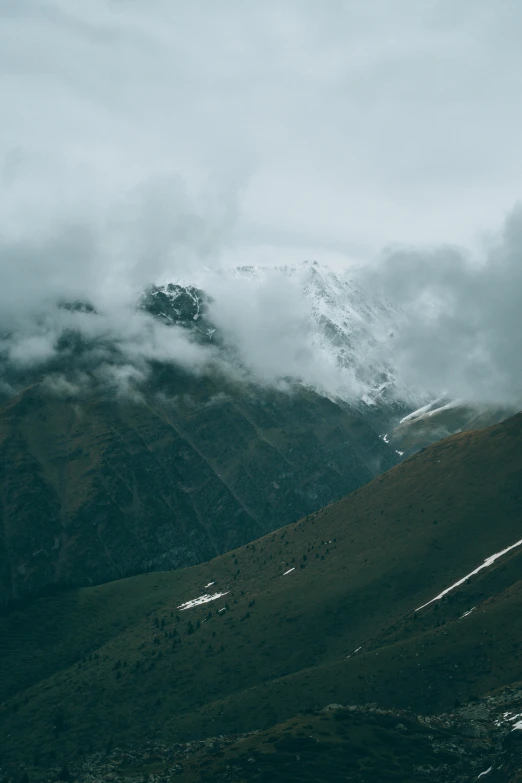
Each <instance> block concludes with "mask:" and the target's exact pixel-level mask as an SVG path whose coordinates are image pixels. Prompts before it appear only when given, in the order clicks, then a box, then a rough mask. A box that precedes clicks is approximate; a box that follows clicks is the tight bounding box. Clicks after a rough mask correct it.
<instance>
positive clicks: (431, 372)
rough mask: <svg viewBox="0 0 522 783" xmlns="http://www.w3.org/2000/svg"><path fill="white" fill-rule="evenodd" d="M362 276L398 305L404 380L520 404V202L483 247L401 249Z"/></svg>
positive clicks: (397, 344)
mask: <svg viewBox="0 0 522 783" xmlns="http://www.w3.org/2000/svg"><path fill="white" fill-rule="evenodd" d="M360 277H361V279H362V280H363V281H364V284H365V285H367V286H368V287H371V288H372V289H373V290H375V291H378V292H380V293H381V294H382V295H385V296H387V297H388V298H389V299H390V300H391V301H392V302H393V303H394V305H395V306H396V307H397V310H398V319H399V328H398V329H397V331H396V332H395V333H394V338H393V340H391V341H390V344H389V346H388V348H387V352H388V355H389V357H390V361H391V363H392V365H393V367H394V368H395V371H396V373H397V377H398V379H400V382H401V384H402V385H404V386H405V387H406V388H415V387H421V388H423V389H428V390H430V391H432V392H434V393H435V394H436V395H439V394H443V393H448V394H450V395H451V396H453V397H457V398H462V399H464V400H469V401H476V402H484V403H488V402H489V403H498V404H506V405H514V406H520V405H522V358H521V357H522V207H517V208H515V209H514V210H513V211H512V213H511V214H510V215H509V216H508V218H507V219H506V221H505V225H504V227H503V229H502V230H501V232H499V234H498V235H496V236H490V238H489V240H488V242H487V244H486V245H485V247H483V249H482V252H481V253H480V254H477V255H473V254H471V253H467V252H465V251H463V250H462V249H460V248H452V247H444V246H443V247H440V248H431V249H415V248H411V249H410V248H407V249H402V250H401V249H399V250H394V251H392V252H389V253H387V254H385V255H383V257H382V258H381V259H380V260H379V262H378V263H376V264H374V265H372V266H371V267H369V266H368V267H366V268H365V269H363V270H360Z"/></svg>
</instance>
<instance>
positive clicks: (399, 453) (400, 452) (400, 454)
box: [395, 449, 404, 457]
mask: <svg viewBox="0 0 522 783" xmlns="http://www.w3.org/2000/svg"><path fill="white" fill-rule="evenodd" d="M395 453H396V454H398V455H399V457H402V456H403V454H404V451H399V450H398V449H395Z"/></svg>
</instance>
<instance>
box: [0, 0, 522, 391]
mask: <svg viewBox="0 0 522 783" xmlns="http://www.w3.org/2000/svg"><path fill="white" fill-rule="evenodd" d="M521 40H522V3H520V2H519V0H497V2H495V3H492V2H491V0H395V1H394V2H390V0H358V1H357V2H355V1H354V0H352V1H350V0H321V1H320V2H319V0H313V1H312V0H285V1H284V2H280V1H277V2H276V0H265V1H264V2H257V1H255V0H220V2H216V1H215V0H190V2H188V0H184V1H183V2H181V1H180V0H88V2H87V1H86V0H82V1H81V2H80V0H16V2H14V1H13V0H0V101H1V106H2V121H1V123H0V316H1V317H0V326H2V327H5V326H6V324H7V325H9V327H10V328H11V326H12V324H13V323H14V320H15V319H17V322H18V326H17V329H19V330H20V334H23V335H24V337H23V340H21V342H18V343H17V344H16V345H14V346H11V348H10V350H11V351H12V352H13V351H14V353H13V356H15V357H17V360H18V361H30V360H32V358H33V357H34V358H37V357H38V356H42V357H43V356H45V355H46V352H49V351H51V352H52V350H53V349H52V345H53V340H54V339H55V337H56V335H57V334H59V333H60V329H62V328H65V327H64V325H63V319H64V318H68V317H69V316H64V315H63V313H61V314H59V316H56V313H55V315H54V316H53V318H51V320H49V319H48V320H46V319H45V318H41V319H40V321H39V322H38V323H39V324H44V323H46V324H47V327H46V329H47V331H46V335H45V337H42V335H35V334H34V328H33V327H31V328H30V329H29V328H28V327H27V323H28V321H27V319H26V321H24V318H25V315H26V313H28V312H34V311H36V310H39V311H40V312H41V311H42V303H44V304H45V302H46V301H49V302H52V301H53V300H55V299H56V298H57V297H60V296H61V297H81V296H84V297H92V298H93V299H95V301H96V302H97V303H101V304H102V305H103V303H104V302H105V304H107V305H110V308H107V309H108V310H110V311H111V312H112V314H113V315H112V316H111V323H110V327H109V326H108V325H107V327H103V328H110V330H112V333H117V334H118V335H119V337H120V339H121V340H122V341H123V343H125V345H128V351H129V355H132V351H133V350H134V348H131V345H132V346H136V345H137V344H138V343H140V342H143V339H145V338H144V337H143V334H144V331H143V328H142V327H143V324H142V322H141V321H140V319H139V318H138V320H134V321H133V323H132V325H130V324H129V322H128V318H127V315H128V313H127V315H126V311H125V304H126V303H128V302H129V300H130V299H132V297H133V296H134V295H135V293H136V291H137V290H139V289H140V287H142V286H143V285H145V284H146V283H149V282H151V281H153V280H158V279H165V278H175V277H176V276H178V275H182V276H183V277H184V278H185V279H187V277H190V274H191V273H192V272H195V271H196V270H198V269H199V268H201V267H203V266H211V267H220V266H232V265H236V264H256V263H264V264H270V265H275V264H289V263H290V264H291V263H294V262H298V261H302V260H304V259H307V258H315V259H317V260H318V261H320V262H325V263H327V264H330V265H333V266H335V267H336V268H342V267H343V266H345V265H348V266H351V265H352V264H354V263H355V264H356V265H359V267H360V268H361V269H362V272H360V273H359V274H361V275H362V277H363V282H364V283H365V284H367V285H368V286H374V287H376V288H379V287H381V288H382V290H383V292H384V294H385V296H388V297H389V298H391V299H392V300H393V301H394V303H396V304H397V305H398V306H399V307H400V308H401V309H402V312H403V314H404V316H403V318H404V323H403V332H402V335H401V337H400V339H397V341H396V348H395V352H396V356H395V361H396V363H397V367H399V368H400V371H401V373H402V376H403V380H404V382H405V383H406V384H407V383H409V382H410V381H411V383H412V384H416V385H420V386H421V387H422V386H424V387H426V386H427V387H429V388H432V389H437V390H440V389H444V390H448V391H449V392H450V393H455V394H458V395H459V396H468V397H469V396H474V397H478V398H483V399H495V400H509V401H511V400H512V398H513V393H514V391H513V390H514V389H515V390H516V395H519V393H520V394H521V395H522V375H521V372H522V371H520V370H519V368H518V363H519V360H518V359H514V358H513V357H519V356H520V348H521V345H520V334H522V315H519V313H518V310H519V306H518V302H519V296H518V295H519V292H520V290H521V288H522V276H521V274H520V269H521V265H520V261H519V259H520V257H521V255H520V250H521V245H522V240H520V236H521V232H520V230H519V226H520V225H521V223H522V217H521V213H520V211H517V210H516V209H515V206H516V204H517V202H518V200H519V199H520V195H521V184H520V183H521V182H522V146H521V144H520V128H521V127H522V101H521V100H520V96H521V95H522V47H521V46H520V41H521ZM506 220H507V222H506ZM470 259H471V261H470ZM267 291H268V292H269V293H270V292H272V293H273V297H274V301H273V307H272V310H270V306H271V305H270V302H268V301H267V296H268V294H267ZM267 291H257V292H256V291H254V292H253V293H251V294H248V296H252V297H253V299H252V301H251V304H249V303H248V301H247V299H245V301H244V302H243V303H242V306H241V307H236V308H235V309H234V312H235V313H237V314H238V318H237V324H236V326H235V329H236V337H237V342H238V345H241V344H242V343H243V342H244V336H245V334H246V332H245V322H244V321H242V319H241V317H240V315H241V312H243V313H244V315H245V318H249V317H250V318H251V314H252V313H253V312H254V313H255V312H258V313H260V314H261V316H262V317H261V320H260V325H259V329H258V330H257V331H256V329H257V327H256V328H254V327H253V326H252V324H250V327H249V328H250V334H252V335H257V336H258V343H259V346H260V351H261V347H263V350H264V349H265V348H266V345H267V341H268V343H269V344H270V345H274V346H276V345H278V343H279V344H282V343H281V340H279V341H278V337H277V335H280V336H284V337H285V341H286V342H285V345H286V346H287V348H288V350H287V351H286V353H285V354H284V358H283V360H281V357H279V358H278V356H277V353H276V352H274V355H273V357H272V358H273V361H272V358H271V357H268V359H267V358H266V356H265V354H264V353H260V354H259V356H260V358H262V361H261V360H260V361H259V362H257V365H258V366H259V367H261V368H262V369H261V370H260V372H261V373H262V374H264V375H266V377H267V378H274V377H275V376H277V374H278V372H279V369H280V365H281V361H282V363H283V365H284V366H285V367H288V366H291V367H292V366H294V365H293V363H292V362H293V360H294V359H295V361H296V362H297V363H298V362H299V361H301V358H302V357H306V361H307V362H310V354H309V351H308V349H307V350H304V348H303V345H302V344H301V341H299V340H297V342H296V346H295V350H294V348H292V347H291V346H289V343H288V335H289V334H290V335H291V334H298V333H299V332H300V330H299V324H300V323H301V321H300V320H299V319H301V320H302V313H303V311H302V306H301V304H299V303H298V302H294V300H293V299H292V296H293V294H288V295H287V297H286V298H287V299H288V300H289V301H290V299H292V307H290V308H289V309H288V310H287V312H286V313H284V314H283V315H284V317H282V318H281V320H280V323H279V322H278V323H275V324H274V322H273V319H272V317H271V318H269V319H266V318H265V315H264V314H265V312H268V311H270V312H271V313H273V314H274V315H273V317H274V318H276V319H277V314H278V313H282V310H283V307H282V305H281V291H280V288H279V286H278V285H273V286H272V287H270V288H269V289H267ZM230 295H231V296H232V295H233V291H232V290H231V292H230ZM243 295H244V296H247V295H246V294H242V296H243ZM260 297H261V299H260ZM263 297H264V298H263ZM283 298H284V297H283ZM433 301H437V302H439V304H440V303H442V307H440V308H439V310H438V311H437V315H436V316H434V315H433V314H432V313H431V311H430V310H429V308H428V309H426V308H425V307H423V305H422V303H425V302H433ZM259 302H261V304H262V306H259ZM419 303H420V304H419ZM118 304H121V308H120V307H117V305H118ZM228 304H229V303H227V300H226V299H224V300H223V303H222V307H221V312H222V313H224V312H225V310H226V309H227V307H228ZM44 309H45V308H44ZM46 312H47V311H46ZM49 312H50V311H48V312H47V315H49ZM289 313H290V314H291V313H295V314H296V320H295V324H293V325H292V324H290V325H289V321H288V319H289ZM75 317H76V316H75ZM49 318H50V315H49ZM229 320H230V319H229ZM87 321H89V319H87ZM89 323H90V321H89ZM263 324H264V326H263ZM127 326H128V329H127ZM265 327H266V329H265ZM38 328H40V327H38ZM42 328H43V327H42ZM85 328H87V327H85ZM88 328H89V329H90V328H92V327H91V326H89V327H88ZM96 328H101V327H96ZM155 329H156V331H155V332H154V338H153V340H152V341H149V343H148V344H147V348H146V350H145V349H143V350H142V349H140V350H141V352H142V355H146V356H149V357H150V355H151V353H152V355H161V356H163V355H165V356H169V357H174V358H175V356H177V355H178V354H179V355H180V356H182V360H183V362H184V363H185V364H188V365H190V364H191V363H192V362H193V361H194V363H195V365H197V367H198V368H201V367H202V366H203V365H204V363H205V361H206V357H205V356H202V357H201V356H199V354H198V357H199V358H197V360H196V358H194V357H193V353H194V351H193V346H186V345H184V344H182V343H183V341H181V342H180V343H179V345H176V344H175V340H174V341H173V343H174V344H173V345H171V344H170V342H169V340H170V338H167V337H166V335H163V332H161V330H159V327H155ZM263 329H265V331H263ZM508 330H509V334H510V338H509V339H507V338H506V334H507V332H508ZM145 332H146V329H145ZM160 332H161V337H159V336H158V335H159V333H160ZM256 339H257V337H256ZM35 340H36V342H35ZM24 341H25V342H24ZM28 341H29V342H28ZM167 343H168V345H167ZM136 350H137V349H136ZM386 351H387V349H386ZM17 352H18V353H17ZM154 352H159V354H158V353H154ZM248 352H249V353H250V354H252V351H251V350H250V346H249V350H248ZM138 353H139V351H138ZM292 357H294V359H292ZM300 357H301V358H300ZM312 363H315V359H314V360H313V362H312ZM314 367H315V369H314V373H312V375H311V376H310V377H317V375H319V376H321V377H322V376H324V374H325V371H324V368H323V367H322V365H321V363H319V365H317V366H316V365H315V364H314ZM492 377H495V379H496V380H495V383H491V378H492ZM517 399H518V397H517Z"/></svg>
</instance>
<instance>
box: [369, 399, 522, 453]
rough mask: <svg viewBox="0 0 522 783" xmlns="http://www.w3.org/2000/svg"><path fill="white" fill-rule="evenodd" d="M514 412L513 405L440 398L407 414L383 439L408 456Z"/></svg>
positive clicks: (504, 417) (494, 422)
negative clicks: (481, 403) (443, 439)
mask: <svg viewBox="0 0 522 783" xmlns="http://www.w3.org/2000/svg"><path fill="white" fill-rule="evenodd" d="M515 414H516V410H515V409H514V408H513V407H507V406H500V405H489V406H486V405H477V404H472V403H466V402H465V401H464V400H452V399H450V398H448V397H446V398H438V399H435V400H433V401H432V402H430V403H428V404H427V405H423V406H422V407H421V408H419V409H418V410H415V411H413V412H412V413H409V414H408V415H407V416H404V417H403V418H402V419H401V420H400V421H399V423H398V424H397V426H395V427H393V428H392V429H391V430H390V432H387V433H384V435H383V440H384V441H385V442H386V443H389V444H390V445H391V446H393V448H394V449H395V450H396V451H397V452H398V453H399V454H400V455H401V456H403V455H404V456H406V457H409V456H411V455H412V454H415V452H417V451H420V450H421V449H423V448H425V447H426V446H429V445H431V444H432V443H435V442H436V441H438V440H442V438H446V437H448V436H449V435H453V434H455V433H457V432H464V431H466V430H475V429H481V428H483V427H488V426H490V425H492V424H496V423H498V422H501V421H503V420H504V419H507V418H508V417H509V416H513V415H515Z"/></svg>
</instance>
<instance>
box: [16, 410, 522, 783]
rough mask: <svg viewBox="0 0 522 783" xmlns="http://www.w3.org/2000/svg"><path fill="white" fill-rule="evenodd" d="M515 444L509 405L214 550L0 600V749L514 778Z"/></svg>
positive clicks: (32, 759) (208, 766)
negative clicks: (165, 567) (329, 500)
mask: <svg viewBox="0 0 522 783" xmlns="http://www.w3.org/2000/svg"><path fill="white" fill-rule="evenodd" d="M521 444H522V415H519V416H516V417H514V418H512V419H510V420H508V421H506V422H504V423H503V424H500V425H496V426H494V427H490V428H489V429H486V430H483V431H477V432H470V433H464V434H461V435H457V436H453V437H451V438H449V439H447V440H445V441H443V442H441V443H438V444H436V445H434V446H431V447H429V448H427V449H425V450H424V451H423V452H422V453H419V454H417V455H415V456H413V457H411V458H410V459H408V460H406V461H405V462H403V463H401V464H400V465H398V466H395V467H394V468H392V469H391V470H390V471H388V472H387V473H385V474H384V475H382V476H380V477H378V478H376V479H374V480H373V481H372V482H370V483H369V484H367V485H366V486H364V487H361V488H360V489H358V490H356V491H355V492H353V493H352V494H351V495H349V496H348V497H346V498H344V499H342V500H340V501H339V502H337V503H334V504H332V505H330V506H328V507H327V508H325V509H323V510H322V511H320V512H318V513H315V514H313V515H309V516H308V518H306V517H304V518H303V519H301V520H299V521H298V522H297V523H294V524H291V525H288V526H287V527H285V528H283V529H281V530H278V531H277V532H274V533H270V534H269V535H266V536H264V537H263V538H261V539H259V540H257V541H255V542H253V543H249V544H246V545H244V546H242V547H240V548H238V549H236V550H234V551H233V552H229V553H227V554H225V555H222V556H220V557H217V558H215V559H214V560H212V561H210V562H208V563H204V564H200V565H197V566H194V567H192V568H188V569H183V570H177V571H172V572H168V573H154V574H143V575H140V576H136V577H133V578H129V579H122V580H118V581H115V582H112V583H110V584H106V585H102V586H98V587H90V588H82V589H76V590H70V591H67V592H64V593H62V594H59V595H55V596H52V597H47V598H40V599H38V600H36V601H34V602H33V603H31V604H30V605H29V606H27V607H26V608H25V609H23V610H15V611H13V612H11V613H10V614H9V615H8V616H5V617H3V618H2V619H0V639H2V643H3V649H2V667H1V668H0V699H1V703H0V728H1V729H2V735H3V737H4V738H5V739H4V742H3V753H4V757H5V762H6V764H9V765H12V767H11V766H10V769H11V768H12V769H13V770H17V773H16V774H18V770H19V769H20V763H23V764H25V765H27V766H28V767H29V769H30V771H31V773H32V771H33V769H34V770H39V769H41V770H44V769H47V770H48V769H49V767H53V766H54V767H55V769H56V776H57V775H58V774H59V769H60V766H58V765H63V764H64V763H67V764H70V765H76V766H77V768H78V770H79V771H78V774H77V777H78V778H79V779H80V780H85V781H87V780H93V779H94V780H103V775H104V774H106V772H107V769H108V765H109V766H110V764H113V765H116V760H117V759H119V760H120V761H121V763H122V765H123V767H122V768H121V769H120V768H119V766H118V765H116V766H118V769H115V772H114V774H115V775H116V778H115V779H116V780H117V779H119V778H118V776H120V775H121V776H124V774H127V773H128V774H131V772H132V774H138V772H139V773H140V774H143V772H144V770H146V771H147V772H148V771H150V772H151V773H153V774H160V775H163V776H164V778H165V780H169V777H172V776H174V775H176V776H178V775H179V779H180V780H182V781H183V780H184V781H187V783H189V781H190V783H194V782H195V781H197V780H198V779H203V780H206V779H209V780H212V779H216V780H222V781H227V780H238V781H247V780H252V781H263V780H269V779H270V780H272V779H276V780H277V779H281V780H292V779H295V780H307V779H310V778H311V779H314V777H313V775H312V771H313V772H315V777H316V779H317V780H321V779H324V780H334V781H335V780H340V781H341V780H343V779H348V780H349V779H350V776H351V778H352V780H354V781H358V782H359V783H366V782H367V781H368V783H369V782H370V781H372V782H373V783H376V782H377V781H386V780H390V781H391V780H401V781H402V780H404V781H412V783H413V781H415V782H416V781H418V780H423V779H425V778H427V779H430V780H435V781H439V783H470V781H472V780H476V779H477V778H478V776H479V774H481V773H482V772H485V771H486V770H487V769H488V768H489V767H491V770H490V772H491V779H492V780H495V781H498V782H499V783H500V781H502V783H518V780H519V777H517V775H518V774H519V772H520V769H522V764H521V763H520V760H521V758H522V751H521V740H520V737H522V712H521V711H522V686H521V685H520V679H521V672H522V668H521V667H522V644H521V640H522V620H521V618H522V612H521V607H522V582H521V580H520V566H521V562H522V543H521V542H522V527H521V526H522V506H521V499H522V490H521V487H522V448H521ZM480 566H482V568H479V567H480ZM448 588H452V589H449V590H448ZM35 650H37V654H35ZM329 705H330V709H326V710H325V711H324V712H323V709H324V708H325V707H328V706H329ZM331 705H334V706H333V707H332V706H331ZM518 724H520V726H519V725H518ZM249 732H257V733H256V734H252V735H250V736H249V737H247V736H245V735H246V734H247V733H249ZM147 741H148V744H147ZM242 743H245V744H242ZM151 748H154V750H153V751H152V750H151ZM214 751H215V752H214ZM94 753H96V754H97V755H96V756H94V755H93V754H94ZM147 753H148V754H149V755H148V756H147ZM244 753H246V754H247V755H246V756H245V755H244ZM265 753H266V754H268V757H265V755H264V754H265ZM89 754H90V755H89ZM258 754H259V755H258ZM78 756H79V757H80V760H78ZM250 758H253V759H254V761H249V759H250ZM125 759H126V760H125ZM301 762H303V764H306V767H305V770H306V773H305V771H304V770H303V769H301V767H300V763H301ZM178 764H181V767H177V766H176V765H178ZM82 765H83V766H82ZM154 765H156V766H154ZM76 766H75V768H76ZM81 770H83V771H81ZM209 771H210V772H209ZM80 773H81V774H82V775H85V778H82V777H81V774H80ZM91 773H92V775H95V773H96V774H97V775H98V778H97V777H94V778H92V777H91V778H89V777H88V775H89V774H91ZM210 773H212V774H210ZM236 773H237V774H236ZM308 773H310V774H309V775H308ZM493 773H495V774H493ZM111 774H112V773H111ZM306 775H308V778H307V776H306ZM42 776H43V779H51V780H53V779H54V778H53V777H52V775H51V774H50V773H46V774H44V773H43V772H42ZM56 776H55V777H56ZM278 776H279V777H278ZM8 779H9V780H11V779H12V780H13V781H15V780H16V778H15V777H14V776H13V777H11V778H8ZM35 779H39V778H36V777H35ZM122 779H123V777H122ZM160 779H161V778H160ZM174 779H175V778H174Z"/></svg>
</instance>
